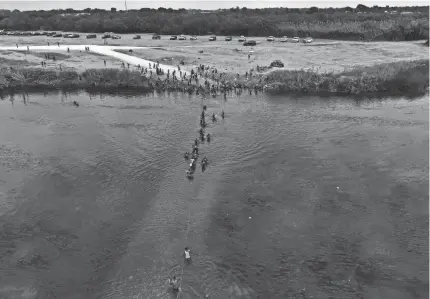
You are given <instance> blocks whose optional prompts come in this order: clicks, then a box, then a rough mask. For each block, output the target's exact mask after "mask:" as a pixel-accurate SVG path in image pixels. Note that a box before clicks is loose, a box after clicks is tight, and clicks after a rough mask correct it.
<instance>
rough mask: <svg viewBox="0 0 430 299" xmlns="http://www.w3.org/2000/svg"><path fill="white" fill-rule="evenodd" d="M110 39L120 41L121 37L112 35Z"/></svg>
mask: <svg viewBox="0 0 430 299" xmlns="http://www.w3.org/2000/svg"><path fill="white" fill-rule="evenodd" d="M112 39H121V36H119V35H112Z"/></svg>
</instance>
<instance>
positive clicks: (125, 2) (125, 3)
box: [124, 1, 127, 11]
mask: <svg viewBox="0 0 430 299" xmlns="http://www.w3.org/2000/svg"><path fill="white" fill-rule="evenodd" d="M124 5H125V11H127V1H124Z"/></svg>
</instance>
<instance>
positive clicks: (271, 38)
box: [152, 34, 313, 44]
mask: <svg viewBox="0 0 430 299" xmlns="http://www.w3.org/2000/svg"><path fill="white" fill-rule="evenodd" d="M160 38H161V36H160V35H158V34H154V35H153V36H152V39H160ZM186 39H187V37H186V36H185V35H179V36H177V35H172V36H170V40H186ZM190 40H197V36H195V35H192V36H191V37H190ZM216 40H217V37H216V36H215V35H211V36H210V37H209V41H216ZM224 40H225V41H228V42H229V41H232V40H233V38H232V37H231V36H226V37H225V38H224ZM275 40H276V38H275V37H274V36H269V37H268V38H267V41H269V42H274V41H275ZM280 41H281V42H282V43H286V42H288V41H290V39H289V38H288V37H286V36H283V37H282V38H281V40H280ZM238 42H243V43H246V42H250V43H251V44H252V43H253V42H254V41H247V40H246V37H245V36H243V35H242V36H240V37H239V38H238ZM291 42H293V43H298V42H300V38H299V37H293V38H292V39H291ZM302 42H303V43H311V42H313V39H312V38H311V37H306V38H304V39H302Z"/></svg>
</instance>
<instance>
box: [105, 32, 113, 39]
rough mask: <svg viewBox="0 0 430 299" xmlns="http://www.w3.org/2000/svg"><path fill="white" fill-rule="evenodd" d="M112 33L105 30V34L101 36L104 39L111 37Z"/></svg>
mask: <svg viewBox="0 0 430 299" xmlns="http://www.w3.org/2000/svg"><path fill="white" fill-rule="evenodd" d="M112 35H113V34H112V33H110V32H105V34H103V36H102V39H105V38H111V37H112Z"/></svg>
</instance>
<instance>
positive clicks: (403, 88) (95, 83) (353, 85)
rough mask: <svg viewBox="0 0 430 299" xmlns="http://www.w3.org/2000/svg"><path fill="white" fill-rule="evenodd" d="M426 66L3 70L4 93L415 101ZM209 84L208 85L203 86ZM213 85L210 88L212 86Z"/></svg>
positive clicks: (0, 85)
mask: <svg viewBox="0 0 430 299" xmlns="http://www.w3.org/2000/svg"><path fill="white" fill-rule="evenodd" d="M428 67H429V62H428V60H427V61H425V60H419V61H411V62H400V63H391V64H386V65H377V66H374V67H367V68H361V69H360V68H357V70H356V71H353V72H351V71H348V72H344V73H340V74H332V73H331V74H330V73H329V74H318V73H315V72H312V71H306V70H297V71H289V70H275V71H272V72H269V73H263V74H261V73H251V74H250V75H248V74H247V76H248V77H246V76H243V75H242V76H239V77H238V78H234V76H233V74H224V77H223V76H220V77H217V76H212V77H209V78H207V77H206V78H205V77H204V75H203V76H202V78H201V79H200V81H197V82H198V83H196V81H195V80H189V79H177V78H176V79H172V78H171V77H170V78H167V76H166V73H163V74H160V75H159V76H157V75H152V74H151V75H148V74H145V73H143V72H142V71H137V70H129V69H89V70H86V71H84V72H79V71H76V70H53V69H48V68H35V67H21V66H18V67H3V68H2V69H1V74H0V92H2V93H14V92H18V91H20V90H34V89H40V88H42V89H45V90H56V89H67V90H83V89H85V90H97V91H101V92H102V91H109V90H112V89H128V90H134V91H136V92H142V93H148V92H155V91H157V92H162V91H178V92H184V93H190V94H194V93H195V94H199V93H202V94H212V95H219V94H224V93H231V92H234V93H244V92H249V93H259V92H268V93H275V94H291V93H292V94H304V95H321V96H331V95H355V96H411V95H412V96H413V95H417V96H419V95H423V94H425V93H426V92H427V91H428V76H429V75H428ZM203 81H206V82H207V84H204V83H203ZM209 81H210V83H209Z"/></svg>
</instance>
